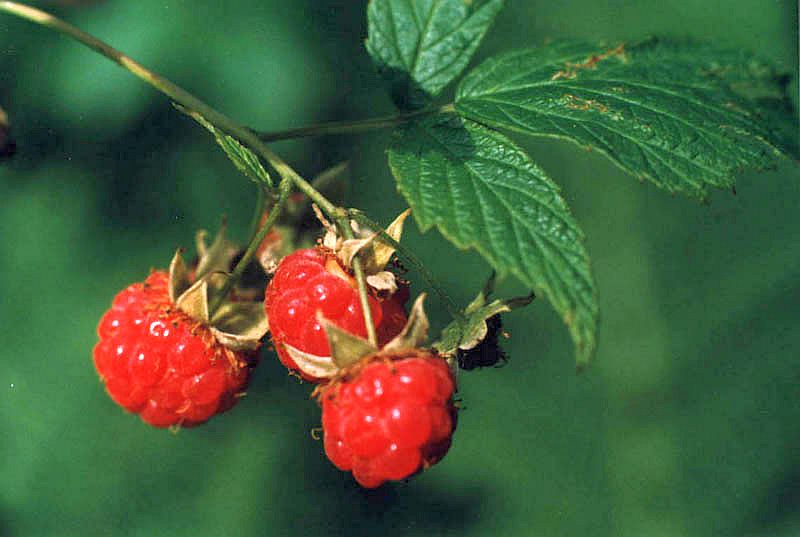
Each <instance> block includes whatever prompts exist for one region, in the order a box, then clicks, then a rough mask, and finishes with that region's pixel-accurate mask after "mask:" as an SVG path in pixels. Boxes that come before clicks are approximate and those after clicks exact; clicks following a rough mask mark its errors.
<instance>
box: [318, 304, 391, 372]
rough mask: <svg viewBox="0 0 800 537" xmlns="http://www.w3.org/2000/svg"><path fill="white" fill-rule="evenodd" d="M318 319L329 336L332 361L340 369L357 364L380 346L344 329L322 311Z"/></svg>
mask: <svg viewBox="0 0 800 537" xmlns="http://www.w3.org/2000/svg"><path fill="white" fill-rule="evenodd" d="M317 320H318V321H319V324H321V325H322V328H323V330H325V333H326V334H327V336H328V345H330V348H331V358H332V362H333V365H335V366H336V367H337V368H338V369H344V368H345V367H348V366H351V365H353V364H356V363H358V361H359V360H361V359H362V358H366V357H367V356H369V355H371V354H375V353H376V352H378V348H377V347H376V346H375V345H373V344H372V343H370V342H369V341H367V340H366V339H363V338H360V337H358V336H356V335H353V334H351V333H350V332H347V331H345V330H342V329H341V328H339V327H338V326H336V325H335V324H333V323H332V322H331V321H329V320H328V319H326V318H325V317H323V316H322V314H321V313H318V314H317Z"/></svg>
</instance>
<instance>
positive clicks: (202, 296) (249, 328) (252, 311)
mask: <svg viewBox="0 0 800 537" xmlns="http://www.w3.org/2000/svg"><path fill="white" fill-rule="evenodd" d="M205 238H206V233H205V232H204V231H200V232H198V233H197V236H196V241H197V253H198V261H197V265H196V267H195V269H194V270H190V269H189V267H188V266H187V265H186V262H185V261H184V260H183V255H182V252H181V250H180V249H178V250H177V251H176V252H175V255H174V256H173V258H172V262H171V263H170V266H169V297H170V299H171V300H172V302H173V303H174V304H175V306H176V307H177V308H178V309H179V310H181V311H182V312H183V313H185V314H187V315H188V316H189V317H191V318H192V319H194V320H196V321H198V322H201V323H203V324H204V325H206V326H208V328H209V330H210V331H211V333H212V334H213V335H214V337H215V338H216V339H217V341H219V343H220V344H222V345H223V346H225V347H227V348H229V349H231V350H233V351H253V350H256V349H258V347H259V344H260V341H261V338H263V337H264V335H265V334H266V333H267V331H268V330H269V322H268V320H267V316H266V315H265V314H264V309H263V307H262V304H261V301H260V299H259V300H243V298H244V297H245V296H246V295H247V293H246V292H239V293H237V292H236V290H234V292H232V293H229V296H227V297H225V298H224V299H223V301H222V302H221V303H220V305H219V307H217V309H216V310H215V311H213V312H212V311H211V310H210V307H209V304H210V303H211V302H212V299H213V298H215V297H216V296H217V295H218V294H219V293H220V292H221V290H222V288H223V286H224V285H225V282H226V280H227V278H228V277H229V275H228V270H229V269H230V265H231V261H232V260H233V258H234V257H235V256H236V253H237V251H238V250H237V248H236V247H235V246H234V245H233V244H232V243H231V242H229V241H227V239H225V226H224V225H223V227H222V228H221V229H220V232H219V233H218V234H217V236H216V237H215V239H214V241H213V242H212V243H211V245H210V246H207V245H206V241H205Z"/></svg>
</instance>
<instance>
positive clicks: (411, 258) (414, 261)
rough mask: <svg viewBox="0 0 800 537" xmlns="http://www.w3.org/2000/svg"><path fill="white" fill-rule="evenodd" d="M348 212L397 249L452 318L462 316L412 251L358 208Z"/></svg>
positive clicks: (380, 238)
mask: <svg viewBox="0 0 800 537" xmlns="http://www.w3.org/2000/svg"><path fill="white" fill-rule="evenodd" d="M348 213H349V215H350V218H352V219H353V220H355V221H356V222H358V223H359V224H361V225H364V226H366V227H368V228H369V229H371V230H372V231H375V232H377V233H378V239H379V240H381V241H383V242H384V243H386V244H388V245H389V246H391V247H392V248H394V249H395V250H397V252H398V254H400V256H401V257H403V258H404V259H406V260H407V261H408V262H409V263H410V264H411V265H412V266H413V267H414V268H415V269H416V270H417V272H419V273H420V275H421V276H422V277H423V279H424V280H425V282H426V283H427V284H428V286H429V287H430V288H431V289H433V290H434V291H435V292H436V294H437V295H439V298H440V299H441V300H442V302H444V305H445V307H446V308H447V311H448V312H449V313H450V315H451V316H452V317H453V318H454V319H461V318H462V317H463V314H462V313H461V310H459V309H458V306H457V305H456V303H455V302H454V301H453V299H452V298H450V295H448V294H447V291H445V290H444V287H442V285H441V284H440V283H439V282H438V281H437V280H436V277H435V276H434V275H433V274H431V272H430V271H429V270H428V269H427V268H426V267H425V265H424V264H423V263H422V261H420V259H419V258H418V257H417V256H416V254H414V252H412V251H411V250H409V249H408V248H406V247H405V246H403V245H402V244H400V243H399V242H397V241H396V240H394V239H393V238H392V237H391V236H390V235H389V234H388V233H386V231H385V230H384V229H383V226H381V225H380V224H378V223H377V222H375V221H374V220H372V219H370V218H369V217H368V216H367V215H365V214H364V213H363V212H362V211H359V210H358V209H350V210H349V211H348Z"/></svg>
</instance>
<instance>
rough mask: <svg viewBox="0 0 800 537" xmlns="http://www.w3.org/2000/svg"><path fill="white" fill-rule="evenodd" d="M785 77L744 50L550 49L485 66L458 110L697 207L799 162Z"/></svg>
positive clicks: (470, 81)
mask: <svg viewBox="0 0 800 537" xmlns="http://www.w3.org/2000/svg"><path fill="white" fill-rule="evenodd" d="M786 81H787V78H786V77H785V76H781V75H780V74H779V73H777V71H775V69H773V68H772V67H770V66H769V65H767V64H765V63H764V62H760V61H757V60H754V59H752V58H751V57H749V56H747V55H746V54H744V53H741V52H730V51H719V50H716V49H713V48H711V47H708V46H703V45H696V44H676V43H670V42H663V41H659V40H655V39H651V40H648V41H645V42H641V43H636V44H632V45H622V44H618V45H611V46H609V45H597V44H590V43H585V42H579V41H557V42H553V43H550V44H547V45H543V46H540V47H537V48H531V49H526V50H521V51H517V52H512V53H509V54H504V55H501V56H499V57H496V58H493V59H490V60H488V61H486V62H485V63H483V64H482V65H480V66H479V67H477V68H476V69H475V70H474V71H472V72H470V73H469V74H468V75H467V76H466V77H464V79H463V81H462V82H461V84H460V87H459V88H458V92H457V97H456V110H457V111H458V112H459V113H460V114H462V115H463V116H465V117H468V118H470V119H473V120H475V121H479V122H481V123H485V124H488V125H491V126H494V127H501V128H507V129H511V130H514V131H518V132H523V133H526V134H532V135H544V136H554V137H558V138H565V139H568V140H571V141H573V142H575V143H578V144H580V145H582V146H584V147H586V148H587V149H597V150H599V151H601V152H603V153H605V154H606V155H607V156H608V157H609V158H610V159H611V160H612V161H614V162H615V163H616V164H617V165H619V166H620V167H622V168H623V169H625V170H627V171H629V172H630V173H632V174H634V175H635V176H637V177H638V178H640V179H647V180H648V181H651V182H652V183H654V184H656V185H657V186H659V187H661V188H664V189H665V190H667V191H670V192H681V193H685V194H688V195H691V196H695V197H700V198H702V197H704V196H705V195H706V191H707V189H708V187H709V186H714V187H720V188H730V187H731V186H732V185H733V175H734V174H736V173H737V172H739V171H740V170H742V169H745V168H752V169H766V168H770V167H773V166H774V165H775V163H776V158H777V157H780V156H781V155H783V154H789V155H792V156H797V155H798V146H797V131H796V116H795V115H794V114H790V113H784V114H783V115H782V117H781V114H776V113H774V110H775V109H776V107H777V108H778V109H780V108H781V106H779V105H777V104H776V102H777V103H782V106H783V109H784V111H785V110H786V106H788V100H787V99H786Z"/></svg>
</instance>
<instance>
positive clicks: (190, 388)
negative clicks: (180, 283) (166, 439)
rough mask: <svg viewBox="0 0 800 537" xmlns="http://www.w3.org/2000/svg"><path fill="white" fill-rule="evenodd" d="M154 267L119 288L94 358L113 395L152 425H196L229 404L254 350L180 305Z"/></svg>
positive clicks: (241, 385)
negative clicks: (228, 341)
mask: <svg viewBox="0 0 800 537" xmlns="http://www.w3.org/2000/svg"><path fill="white" fill-rule="evenodd" d="M168 278H169V277H168V275H167V273H166V272H161V271H156V272H153V273H151V274H150V276H148V278H147V279H146V280H145V281H144V282H143V283H136V284H133V285H131V286H129V287H128V288H127V289H124V290H123V291H121V292H120V293H119V294H118V295H117V296H116V297H115V298H114V301H113V304H112V307H111V309H110V310H108V311H107V312H106V313H105V314H104V315H103V317H102V319H101V320H100V324H99V325H98V328H97V332H98V336H99V338H100V341H99V342H98V343H97V345H96V346H95V348H94V364H95V367H96V369H97V372H98V373H99V374H100V378H101V380H102V381H103V383H104V384H105V386H106V390H107V391H108V394H109V395H110V396H111V398H112V399H113V400H114V401H115V402H116V403H117V404H119V405H120V406H122V407H123V408H125V409H126V410H127V411H129V412H133V413H135V414H138V415H139V416H140V417H141V419H142V420H143V421H145V422H146V423H149V424H150V425H153V426H155V427H169V426H174V425H180V426H183V427H192V426H194V425H198V424H200V423H203V422H205V421H207V420H208V419H209V418H211V417H212V416H214V415H215V414H219V413H221V412H224V411H226V410H228V409H230V408H231V407H232V406H233V405H234V404H236V401H237V399H238V398H239V396H240V395H241V394H242V393H243V391H244V389H245V387H246V385H247V381H248V376H249V370H250V366H251V365H252V364H253V363H254V361H255V354H254V353H250V352H246V351H238V352H237V351H233V350H230V349H228V348H226V347H224V346H222V345H221V344H220V343H219V342H218V341H217V339H216V338H215V337H214V335H213V334H212V333H211V331H210V330H209V328H208V327H207V326H205V325H204V324H202V323H200V322H198V321H196V320H194V319H192V318H191V317H189V316H188V315H187V314H185V313H184V312H182V311H180V310H179V309H178V308H177V307H175V305H174V304H173V303H172V301H171V300H170V297H169V291H168V285H169V284H168Z"/></svg>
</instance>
